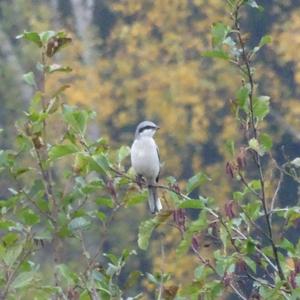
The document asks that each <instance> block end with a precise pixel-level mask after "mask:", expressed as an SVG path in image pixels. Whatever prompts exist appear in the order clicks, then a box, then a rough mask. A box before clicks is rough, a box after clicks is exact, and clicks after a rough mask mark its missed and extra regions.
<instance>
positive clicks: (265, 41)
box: [258, 35, 272, 48]
mask: <svg viewBox="0 0 300 300" xmlns="http://www.w3.org/2000/svg"><path fill="white" fill-rule="evenodd" d="M270 43H272V37H271V36H270V35H264V36H263V37H262V38H261V39H260V42H259V44H258V46H259V47H260V48H261V47H263V46H265V45H267V44H270Z"/></svg>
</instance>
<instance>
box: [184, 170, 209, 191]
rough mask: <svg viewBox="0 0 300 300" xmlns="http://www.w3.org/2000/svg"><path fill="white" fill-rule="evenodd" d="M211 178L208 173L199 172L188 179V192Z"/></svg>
mask: <svg viewBox="0 0 300 300" xmlns="http://www.w3.org/2000/svg"><path fill="white" fill-rule="evenodd" d="M209 180H211V179H210V178H209V177H208V176H207V175H206V174H204V173H202V172H199V173H198V174H196V175H194V176H193V177H191V178H190V179H189V180H188V183H187V193H188V194H189V193H191V192H192V191H193V190H194V189H196V188H198V187H199V186H201V185H202V184H204V183H206V182H207V181H209Z"/></svg>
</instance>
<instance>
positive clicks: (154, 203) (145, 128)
mask: <svg viewBox="0 0 300 300" xmlns="http://www.w3.org/2000/svg"><path fill="white" fill-rule="evenodd" d="M158 129H159V127H158V126H157V125H155V124H154V123H153V122H150V121H144V122H141V123H140V124H139V125H138V126H137V128H136V131H135V138H134V141H133V144H132V146H131V165H132V167H133V169H134V170H135V172H136V174H137V175H138V176H139V177H143V178H144V179H145V180H146V182H147V184H148V191H149V196H148V202H149V207H150V211H151V213H153V214H154V213H156V212H159V211H160V210H161V209H162V205H161V202H160V200H159V198H158V196H157V188H155V187H154V186H153V185H155V184H157V182H158V179H159V172H160V162H159V153H158V147H157V145H156V143H155V141H154V139H153V135H154V134H155V132H156V130H158Z"/></svg>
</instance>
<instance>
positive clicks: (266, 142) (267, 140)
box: [259, 133, 273, 152]
mask: <svg viewBox="0 0 300 300" xmlns="http://www.w3.org/2000/svg"><path fill="white" fill-rule="evenodd" d="M259 144H260V146H261V147H263V150H264V152H267V151H270V150H271V148H272V146H273V141H272V138H271V137H270V136H269V135H268V134H266V133H262V134H261V135H260V136H259Z"/></svg>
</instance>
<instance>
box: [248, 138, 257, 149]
mask: <svg viewBox="0 0 300 300" xmlns="http://www.w3.org/2000/svg"><path fill="white" fill-rule="evenodd" d="M249 147H250V148H251V149H253V150H255V151H256V152H259V151H260V147H259V143H258V140H257V139H255V138H252V139H251V140H250V141H249Z"/></svg>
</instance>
